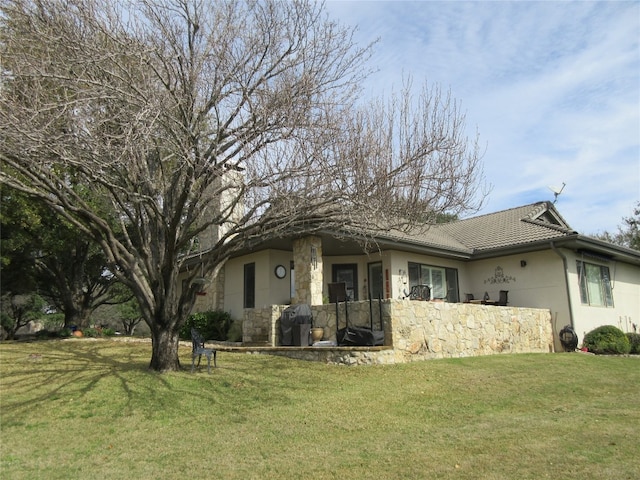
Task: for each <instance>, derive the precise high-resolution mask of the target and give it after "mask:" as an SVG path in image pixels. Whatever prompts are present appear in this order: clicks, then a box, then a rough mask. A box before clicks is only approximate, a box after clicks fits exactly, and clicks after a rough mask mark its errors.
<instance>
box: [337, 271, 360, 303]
mask: <svg viewBox="0 0 640 480" xmlns="http://www.w3.org/2000/svg"><path fill="white" fill-rule="evenodd" d="M331 280H332V281H333V282H334V283H335V282H344V283H345V284H346V286H347V298H348V299H349V300H350V301H355V300H358V265H357V264H355V263H343V264H337V265H336V264H334V265H333V266H332V267H331Z"/></svg>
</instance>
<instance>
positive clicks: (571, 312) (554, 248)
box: [549, 241, 575, 330]
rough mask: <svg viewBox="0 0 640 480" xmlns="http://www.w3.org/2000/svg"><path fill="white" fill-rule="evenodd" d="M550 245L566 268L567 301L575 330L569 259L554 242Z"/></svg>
mask: <svg viewBox="0 0 640 480" xmlns="http://www.w3.org/2000/svg"><path fill="white" fill-rule="evenodd" d="M549 245H551V250H553V251H554V252H555V253H556V254H557V255H558V256H559V257H560V258H561V259H562V266H563V268H564V284H565V289H566V291H567V301H568V304H569V324H570V325H571V328H573V329H574V330H575V328H574V325H573V308H572V307H571V292H570V290H569V273H568V271H567V257H565V256H564V254H563V253H562V252H560V250H558V248H557V247H556V244H555V243H554V242H553V241H551V242H550V243H549Z"/></svg>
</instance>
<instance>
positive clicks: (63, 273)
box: [0, 187, 117, 328]
mask: <svg viewBox="0 0 640 480" xmlns="http://www.w3.org/2000/svg"><path fill="white" fill-rule="evenodd" d="M1 195H2V200H1V201H0V223H1V230H2V247H3V248H2V276H1V277H0V285H1V286H2V291H4V292H8V291H11V292H12V293H13V294H14V295H18V294H26V293H31V292H35V291H37V292H38V293H39V294H40V295H41V296H43V297H45V298H47V300H48V301H49V302H50V303H51V304H53V306H55V308H56V309H57V310H58V311H60V312H63V313H64V316H65V325H67V326H70V325H76V326H78V327H80V328H86V327H88V326H89V316H90V314H91V313H92V312H93V311H94V310H95V309H96V308H97V307H99V306H100V305H105V304H111V303H114V302H116V300H115V298H114V290H113V287H114V285H115V284H116V283H117V282H116V278H115V276H114V275H111V274H109V272H108V271H107V270H106V264H107V261H106V257H105V255H104V253H103V251H102V249H101V248H100V247H99V246H98V244H96V243H95V242H94V241H92V240H91V239H90V238H88V237H87V236H86V235H84V234H82V232H79V231H78V229H77V228H75V227H74V226H73V225H72V224H70V223H69V222H67V221H65V220H63V219H61V218H60V217H59V216H57V215H55V214H54V213H53V212H52V211H51V210H49V209H47V208H45V207H44V206H43V205H42V204H41V202H39V201H38V199H37V198H36V199H29V198H28V197H27V196H26V195H24V194H23V193H21V192H19V191H16V190H14V189H12V188H10V187H5V188H3V190H2V194H1Z"/></svg>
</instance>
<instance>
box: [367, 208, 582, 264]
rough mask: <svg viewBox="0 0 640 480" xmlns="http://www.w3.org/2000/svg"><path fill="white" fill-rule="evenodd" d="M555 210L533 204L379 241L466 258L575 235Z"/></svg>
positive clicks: (394, 234) (388, 234) (388, 235)
mask: <svg viewBox="0 0 640 480" xmlns="http://www.w3.org/2000/svg"><path fill="white" fill-rule="evenodd" d="M575 234H576V232H575V231H573V230H572V229H571V228H570V227H569V225H568V224H567V222H566V221H565V220H564V219H563V218H562V217H561V216H560V214H559V213H558V212H557V210H556V209H555V207H554V206H553V205H552V204H550V203H548V202H540V203H534V204H531V205H525V206H522V207H517V208H511V209H509V210H503V211H500V212H495V213H489V214H486V215H480V216H477V217H472V218H468V219H465V220H458V221H455V222H451V223H444V224H436V225H430V226H429V227H428V228H427V229H425V228H420V229H416V231H414V232H399V231H390V232H386V233H385V234H383V235H380V234H378V235H377V237H378V238H383V239H385V240H389V241H394V242H400V243H403V244H411V245H420V246H424V247H431V248H435V249H441V250H443V251H447V252H450V253H459V254H463V255H465V256H470V255H473V254H477V253H479V252H482V251H489V250H495V249H504V248H511V247H514V246H516V245H527V244H532V243H536V242H541V241H548V240H555V239H558V238H563V237H566V236H568V235H575Z"/></svg>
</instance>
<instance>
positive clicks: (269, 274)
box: [224, 250, 293, 320]
mask: <svg viewBox="0 0 640 480" xmlns="http://www.w3.org/2000/svg"><path fill="white" fill-rule="evenodd" d="M292 259H293V254H292V253H291V252H287V251H284V250H263V251H260V252H256V253H252V254H249V255H244V256H242V257H237V258H232V259H230V260H229V261H227V263H226V264H225V282H224V291H225V294H224V310H225V311H227V312H229V313H230V314H231V317H232V318H233V319H234V320H241V319H242V318H243V315H244V265H246V264H248V263H255V269H256V300H255V306H256V308H262V307H266V306H267V305H283V304H288V303H289V302H290V300H291V295H290V285H291V271H290V270H289V263H290V262H291V260H292ZM277 265H284V267H285V268H286V270H287V274H286V276H285V277H284V278H282V279H279V278H277V277H276V276H275V273H274V271H275V268H276V266H277Z"/></svg>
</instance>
